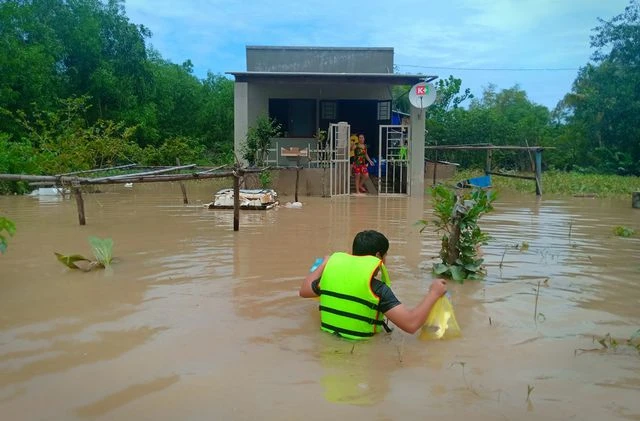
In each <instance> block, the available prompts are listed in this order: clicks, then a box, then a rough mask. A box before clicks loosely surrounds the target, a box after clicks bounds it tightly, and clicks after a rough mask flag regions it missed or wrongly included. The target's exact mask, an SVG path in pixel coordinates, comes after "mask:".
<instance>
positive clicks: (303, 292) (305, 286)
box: [298, 256, 329, 298]
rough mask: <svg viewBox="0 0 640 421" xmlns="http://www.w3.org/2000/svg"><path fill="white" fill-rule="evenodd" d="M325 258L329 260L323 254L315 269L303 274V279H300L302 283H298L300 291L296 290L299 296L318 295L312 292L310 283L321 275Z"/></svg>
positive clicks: (325, 263) (309, 296)
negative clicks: (305, 274)
mask: <svg viewBox="0 0 640 421" xmlns="http://www.w3.org/2000/svg"><path fill="white" fill-rule="evenodd" d="M327 260H329V256H325V257H324V260H323V261H322V263H321V264H320V266H318V267H317V268H316V270H314V271H313V272H311V273H309V274H308V275H307V276H305V278H304V280H303V281H302V285H300V291H298V294H299V295H300V296H301V297H303V298H314V297H317V296H318V295H317V294H316V293H315V292H313V288H312V287H311V283H312V282H313V281H315V280H316V279H320V277H321V276H322V272H323V271H324V267H325V266H326V265H327Z"/></svg>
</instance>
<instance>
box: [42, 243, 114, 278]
mask: <svg viewBox="0 0 640 421" xmlns="http://www.w3.org/2000/svg"><path fill="white" fill-rule="evenodd" d="M89 245H90V246H91V250H92V251H93V255H94V256H95V258H96V260H91V259H88V258H86V257H84V256H82V255H80V254H72V255H64V254H61V253H55V252H54V254H55V255H56V258H57V259H58V261H59V262H60V263H62V264H63V265H65V266H66V267H68V268H70V269H80V270H82V271H85V272H88V271H90V270H92V269H94V268H97V267H100V268H108V267H110V266H111V262H112V261H113V240H112V239H111V238H98V237H89Z"/></svg>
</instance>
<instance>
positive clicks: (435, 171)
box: [433, 157, 438, 186]
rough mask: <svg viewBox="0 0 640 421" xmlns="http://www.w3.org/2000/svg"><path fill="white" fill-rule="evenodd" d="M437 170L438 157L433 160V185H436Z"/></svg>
mask: <svg viewBox="0 0 640 421" xmlns="http://www.w3.org/2000/svg"><path fill="white" fill-rule="evenodd" d="M437 172H438V158H437V157H436V160H435V161H433V185H434V186H435V185H436V173H437Z"/></svg>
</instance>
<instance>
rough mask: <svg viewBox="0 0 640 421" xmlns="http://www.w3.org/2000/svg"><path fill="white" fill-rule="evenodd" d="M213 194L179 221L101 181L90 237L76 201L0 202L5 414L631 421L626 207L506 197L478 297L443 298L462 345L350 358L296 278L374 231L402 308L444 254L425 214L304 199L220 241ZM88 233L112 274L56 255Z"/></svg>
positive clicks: (133, 192) (138, 193)
mask: <svg viewBox="0 0 640 421" xmlns="http://www.w3.org/2000/svg"><path fill="white" fill-rule="evenodd" d="M216 183H220V182H219V181H216V182H194V183H188V184H187V191H188V193H189V196H190V199H191V200H192V201H193V203H192V204H190V205H182V198H181V193H180V188H179V186H178V184H162V183H158V184H146V185H134V186H133V188H132V189H127V188H124V187H123V186H109V187H106V188H104V191H103V192H102V193H96V194H90V195H86V196H85V201H86V215H87V225H86V226H83V227H81V226H79V225H78V221H77V215H76V208H75V202H74V201H73V200H72V199H64V200H60V199H58V200H56V199H52V198H48V199H47V198H42V199H38V198H34V197H0V213H2V214H5V215H7V216H9V217H10V218H12V219H13V220H14V221H15V222H16V225H17V233H16V235H15V236H14V237H13V238H11V239H10V242H9V249H8V253H7V254H5V255H3V256H0V309H1V310H0V419H2V420H3V421H4V420H7V421H8V420H154V421H157V420H178V419H180V420H258V419H260V420H299V419H305V420H326V419H365V418H366V419H369V420H400V419H431V418H435V417H446V418H445V419H448V420H457V419H463V418H464V417H468V418H469V419H474V420H501V419H505V420H538V419H545V420H566V419H577V420H618V419H619V420H640V393H639V392H640V354H639V353H638V352H637V351H636V350H635V349H634V348H632V347H630V346H628V345H627V344H626V342H625V340H626V339H627V338H629V337H630V336H632V335H633V334H634V333H635V332H636V331H637V330H638V329H639V328H640V289H639V284H638V282H639V279H640V239H639V238H637V237H636V238H619V237H615V236H614V235H613V234H612V228H613V227H614V226H616V225H624V226H631V227H635V228H638V225H639V224H640V211H638V210H634V209H632V208H631V206H630V203H629V201H628V200H616V199H611V200H605V199H592V198H558V197H550V196H545V197H543V198H542V199H541V200H536V198H535V196H533V195H508V194H502V195H501V196H500V198H499V199H498V201H497V202H496V203H495V207H496V211H495V212H494V213H492V214H490V215H487V216H486V217H484V218H483V220H481V222H482V224H481V225H482V226H483V227H484V228H485V230H486V231H487V232H489V233H490V234H491V235H492V236H493V240H492V241H491V243H490V244H489V245H488V246H486V247H485V248H484V257H485V258H486V262H487V270H488V275H487V278H486V280H485V281H484V282H468V283H465V284H464V285H451V287H450V291H451V296H452V302H453V304H454V308H455V311H456V317H457V319H458V322H459V324H460V326H461V328H462V337H460V338H457V339H451V340H447V341H424V340H421V339H420V337H419V335H417V334H416V335H409V334H406V333H404V332H401V331H400V330H399V329H396V330H395V331H394V332H393V333H392V334H390V335H384V334H383V335H379V336H378V337H376V338H373V339H372V340H370V341H368V342H364V343H356V344H353V343H350V342H347V341H342V340H339V339H337V338H334V337H332V336H331V335H328V334H326V333H323V332H321V331H320V329H319V314H318V311H317V301H315V300H305V299H302V298H299V297H298V296H297V290H298V287H299V285H300V282H301V280H302V278H303V277H304V275H305V274H306V272H307V271H308V269H309V267H310V266H311V264H312V262H313V261H314V259H315V258H316V257H318V256H322V255H324V254H327V253H330V252H331V251H334V250H349V248H350V245H351V240H352V238H353V236H354V234H356V233H357V232H358V231H360V230H362V229H377V230H380V231H382V232H384V233H385V234H386V235H387V236H388V237H389V239H390V242H391V249H390V251H389V257H388V262H387V264H388V267H389V271H390V274H391V277H392V280H393V285H394V290H395V292H396V294H397V295H398V297H399V298H400V299H401V300H402V301H403V302H405V303H406V304H408V305H410V306H413V305H415V304H417V303H418V302H419V300H420V299H421V298H422V296H423V294H424V293H425V291H426V288H427V287H428V285H429V284H430V281H431V279H432V275H431V273H430V271H429V268H430V266H431V264H432V262H433V261H434V257H435V256H436V255H437V253H438V248H439V245H438V243H439V242H438V239H437V236H436V235H435V234H434V233H433V229H432V227H431V226H430V227H428V228H427V229H426V230H425V232H424V233H422V234H420V233H419V232H418V228H417V227H416V226H414V222H415V221H416V220H418V219H423V218H426V219H431V210H430V202H429V199H428V197H425V198H424V200H422V199H406V198H399V197H390V198H377V197H348V198H336V199H323V198H316V197H302V198H301V200H302V201H303V203H304V206H303V208H302V209H288V208H285V207H283V206H281V207H279V208H277V209H273V210H269V211H253V212H249V211H243V212H242V213H241V216H240V231H239V232H234V231H233V211H228V210H208V209H205V208H204V207H203V206H202V205H203V204H204V203H207V202H209V201H210V200H211V199H212V195H213V192H215V191H217V190H218V188H220V187H222V186H221V185H219V184H216ZM225 187H226V186H225ZM280 199H281V202H283V203H284V202H286V201H288V200H292V198H290V197H281V198H280ZM90 235H97V236H99V237H110V238H112V239H113V241H114V244H115V246H114V256H116V257H117V258H118V261H117V262H116V263H114V264H113V267H112V269H111V270H96V271H93V272H89V273H84V272H80V271H72V270H69V269H67V268H66V267H65V266H63V265H61V264H60V263H59V262H58V261H57V260H56V258H55V256H54V254H53V253H54V252H56V251H57V252H60V253H64V254H75V253H79V254H84V255H89V256H90V255H91V250H90V248H89V244H88V242H87V238H88V236H90ZM523 242H526V244H525V245H524V246H523ZM527 245H528V248H527ZM516 247H518V248H516ZM545 280H547V281H546V282H545ZM536 300H537V304H536ZM536 313H537V314H536ZM607 333H609V334H610V335H611V337H612V338H615V339H616V341H617V342H618V346H617V347H616V348H615V349H606V348H604V347H602V346H601V345H600V344H599V343H598V342H597V339H601V338H603V337H604V335H606V334H607ZM594 337H595V338H596V340H595V341H594ZM607 343H609V344H610V341H609V342H606V341H605V344H607Z"/></svg>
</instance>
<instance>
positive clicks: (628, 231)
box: [613, 225, 636, 237]
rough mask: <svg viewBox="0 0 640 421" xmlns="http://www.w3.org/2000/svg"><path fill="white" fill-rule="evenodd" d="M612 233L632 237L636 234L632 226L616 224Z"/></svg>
mask: <svg viewBox="0 0 640 421" xmlns="http://www.w3.org/2000/svg"><path fill="white" fill-rule="evenodd" d="M613 233H614V234H615V235H617V236H618V237H633V236H634V235H635V234H636V231H635V230H634V229H633V228H629V227H623V226H621V225H618V226H617V227H614V228H613Z"/></svg>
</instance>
